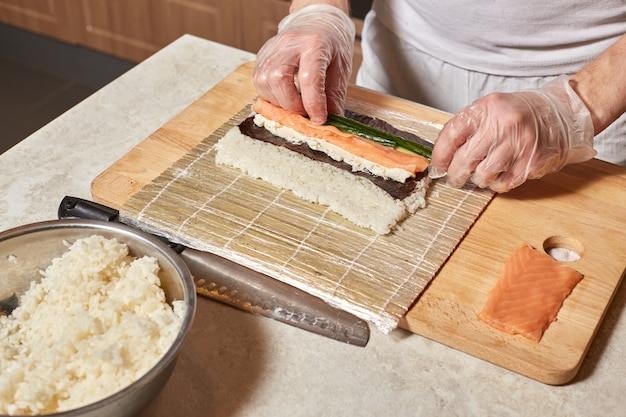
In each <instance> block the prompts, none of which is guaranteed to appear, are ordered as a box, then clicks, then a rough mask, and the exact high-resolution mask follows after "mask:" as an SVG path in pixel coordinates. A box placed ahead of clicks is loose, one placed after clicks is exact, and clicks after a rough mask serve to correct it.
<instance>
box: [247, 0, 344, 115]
mask: <svg viewBox="0 0 626 417" xmlns="http://www.w3.org/2000/svg"><path fill="white" fill-rule="evenodd" d="M354 35H355V28H354V23H353V22H352V21H351V20H350V18H349V17H348V16H347V15H346V14H345V13H344V12H343V11H341V10H340V9H338V8H336V7H334V6H329V5H312V6H307V7H304V8H302V9H300V10H298V11H296V12H294V13H291V14H290V15H288V16H287V17H285V18H284V19H283V20H282V21H281V22H280V24H279V25H278V34H277V35H276V36H274V37H273V38H271V39H270V40H269V41H267V43H265V45H263V47H262V48H261V49H260V50H259V53H258V54H257V61H256V65H255V68H254V74H253V82H254V85H255V87H256V89H257V91H258V93H259V96H260V97H261V98H263V99H265V100H267V101H269V102H270V103H272V104H275V105H277V106H280V107H283V108H285V109H287V110H291V111H293V112H296V113H300V114H302V115H308V116H309V118H310V119H311V121H312V122H314V123H319V124H322V123H324V122H325V121H326V117H327V115H328V113H329V112H330V113H337V114H343V110H344V103H345V97H346V91H347V89H348V82H349V79H350V72H351V68H352V53H353V49H354Z"/></svg>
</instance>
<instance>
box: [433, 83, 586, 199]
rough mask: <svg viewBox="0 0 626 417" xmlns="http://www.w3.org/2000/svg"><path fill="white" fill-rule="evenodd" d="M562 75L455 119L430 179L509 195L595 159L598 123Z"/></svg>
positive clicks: (483, 101) (488, 100) (483, 102)
mask: <svg viewBox="0 0 626 417" xmlns="http://www.w3.org/2000/svg"><path fill="white" fill-rule="evenodd" d="M568 80H569V77H567V76H564V75H563V76H560V77H557V78H556V79H554V80H553V81H551V82H549V83H547V84H546V85H544V86H543V87H541V88H538V89H534V90H525V91H519V92H515V93H493V94H489V95H487V96H485V97H482V98H480V99H478V100H477V101H476V102H474V103H473V104H472V105H470V106H468V107H466V108H465V109H464V110H462V111H461V112H460V113H458V114H457V115H456V116H454V117H453V118H452V119H450V121H448V123H446V125H445V126H444V128H443V129H442V131H441V133H440V134H439V138H438V139H437V141H436V142H435V147H434V149H433V154H432V163H431V166H430V168H429V170H430V176H431V177H433V178H438V177H441V176H443V175H447V181H448V183H449V184H450V185H452V186H456V187H460V186H463V185H464V184H465V183H466V181H467V180H470V179H471V181H472V182H473V183H474V184H475V185H477V186H479V187H482V188H486V187H489V188H491V189H492V190H494V191H496V192H506V191H509V190H511V189H513V188H515V187H517V186H519V185H521V184H522V183H523V182H524V181H526V180H527V179H535V178H540V177H542V176H544V175H546V174H549V173H552V172H556V171H558V170H560V169H561V168H563V167H564V166H565V165H567V164H573V163H577V162H584V161H587V160H589V159H591V158H593V157H594V156H595V154H596V151H595V150H594V149H593V136H594V129H593V122H592V119H591V115H590V113H589V111H588V110H587V108H586V107H585V105H584V103H583V102H582V101H581V99H580V98H579V97H578V95H577V94H576V93H575V92H574V90H572V88H571V87H570V85H569V82H568Z"/></svg>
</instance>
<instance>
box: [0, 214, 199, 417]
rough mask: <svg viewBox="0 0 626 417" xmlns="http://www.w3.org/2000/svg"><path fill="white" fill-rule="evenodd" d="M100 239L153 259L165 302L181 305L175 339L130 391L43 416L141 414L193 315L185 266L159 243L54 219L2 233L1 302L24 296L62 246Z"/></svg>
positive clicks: (110, 227)
mask: <svg viewBox="0 0 626 417" xmlns="http://www.w3.org/2000/svg"><path fill="white" fill-rule="evenodd" d="M93 234H99V235H102V236H104V237H106V238H108V239H110V238H116V239H117V240H118V241H119V242H122V243H125V244H126V245H128V247H129V250H130V253H131V255H133V256H136V257H140V256H144V255H148V256H152V257H155V258H156V259H157V260H158V262H159V266H160V267H161V272H160V273H159V277H160V279H161V286H162V287H163V289H164V291H165V294H166V299H167V301H168V302H170V303H171V302H172V300H185V307H186V309H185V317H184V319H183V323H182V326H181V329H180V331H179V333H178V336H177V337H176V340H175V341H174V343H173V344H172V346H171V347H170V349H169V350H168V351H167V352H166V353H165V355H164V356H163V357H162V358H161V359H160V360H159V362H158V363H157V364H156V365H155V366H154V367H153V368H152V369H150V371H148V372H147V373H146V374H145V375H143V376H142V377H141V378H140V379H139V380H137V381H135V382H134V383H132V384H131V385H129V386H128V387H126V388H124V389H122V390H121V391H118V392H117V393H115V394H113V395H111V396H109V397H107V398H104V399H102V400H100V401H98V402H95V403H92V404H88V405H85V406H83V407H80V408H76V409H73V410H69V411H64V412H60V413H54V414H47V415H48V416H59V417H61V416H63V417H77V416H81V417H86V416H89V417H100V416H102V417H104V416H107V417H108V416H120V417H126V416H134V415H136V414H137V413H139V412H140V411H141V410H142V409H144V408H145V407H146V406H147V405H148V404H149V403H150V401H152V399H153V398H154V397H155V396H156V395H157V394H158V393H159V392H160V391H161V389H162V388H163V386H164V385H165V383H166V382H167V380H168V379H169V377H170V375H171V373H172V371H173V369H174V366H175V364H176V358H177V357H178V354H179V352H180V350H181V347H182V345H183V341H184V339H185V337H186V336H187V334H188V333H189V330H190V329H191V324H192V321H193V318H194V314H195V310H196V292H195V288H194V284H193V280H192V277H191V274H190V272H189V270H188V269H187V266H186V265H185V264H184V263H183V261H182V260H181V259H180V257H179V256H178V255H177V254H176V252H174V251H173V250H172V249H170V248H169V247H168V246H167V245H166V244H164V243H162V242H161V241H160V240H159V239H157V238H155V237H152V236H150V235H148V234H146V233H143V232H141V231H139V230H136V229H132V228H130V227H127V226H124V225H121V224H119V223H108V222H101V221H95V220H54V221H48V222H41V223H33V224H29V225H25V226H20V227H17V228H15V229H11V230H7V231H5V232H2V233H0V300H5V299H7V298H11V295H12V294H13V293H15V294H16V295H17V296H19V295H21V294H22V293H24V292H25V291H26V290H27V289H28V288H29V286H30V283H31V281H32V280H33V279H36V278H37V277H39V271H40V270H43V269H45V268H46V267H47V266H48V265H49V264H50V262H51V260H52V259H53V258H55V257H58V256H61V255H62V254H63V253H64V252H66V251H67V247H66V246H65V245H64V243H63V241H68V242H70V243H73V242H74V241H75V240H77V239H80V238H84V237H88V236H91V235H93Z"/></svg>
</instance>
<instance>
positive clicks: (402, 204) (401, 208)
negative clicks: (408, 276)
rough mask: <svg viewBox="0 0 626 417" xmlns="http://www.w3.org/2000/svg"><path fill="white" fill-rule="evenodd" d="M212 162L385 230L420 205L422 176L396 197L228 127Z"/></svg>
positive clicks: (424, 187)
mask: <svg viewBox="0 0 626 417" xmlns="http://www.w3.org/2000/svg"><path fill="white" fill-rule="evenodd" d="M216 148H217V155H216V162H217V163H218V164H224V165H230V166H233V167H235V168H238V169H240V170H241V171H243V172H244V173H245V174H247V175H249V176H251V177H254V178H261V179H262V180H264V181H267V182H269V183H270V184H272V185H274V186H276V187H279V188H284V189H288V190H291V191H292V192H293V193H294V194H295V195H297V196H298V197H300V198H302V199H304V200H307V201H310V202H312V203H319V204H323V205H326V206H328V207H329V208H330V209H331V210H333V211H334V212H336V213H338V214H340V215H342V216H343V217H345V218H346V219H348V220H349V221H351V222H353V223H354V224H356V225H358V226H361V227H365V228H369V229H371V230H373V231H374V232H376V233H379V234H387V233H389V232H390V231H391V230H392V229H393V228H394V227H395V225H396V224H397V223H398V222H400V221H401V220H403V219H404V218H405V217H406V216H407V215H408V214H409V213H414V212H415V211H417V210H418V209H419V208H422V207H425V205H426V200H425V194H426V190H427V187H428V176H424V179H422V180H421V181H420V182H419V183H418V185H417V187H416V189H415V191H414V192H413V193H412V194H411V195H410V196H409V197H407V198H406V199H404V200H399V199H396V198H394V197H392V196H390V195H389V194H388V193H387V192H386V191H384V190H383V189H381V188H380V187H378V186H376V185H375V184H374V183H372V182H371V181H370V180H368V179H367V178H364V177H359V176H356V175H353V174H352V173H350V172H348V171H345V170H342V169H340V168H336V167H333V166H332V165H329V164H326V163H322V162H318V161H315V160H312V159H310V158H307V157H306V156H304V155H301V154H299V153H297V152H293V151H291V150H289V149H286V148H284V147H281V146H276V145H272V144H269V143H266V142H263V141H260V140H256V139H252V138H250V137H248V136H246V135H244V134H242V133H241V132H240V130H239V127H234V128H232V129H231V130H230V131H229V132H228V133H227V134H226V135H225V136H224V137H223V138H222V139H220V140H219V142H218V143H217V145H216Z"/></svg>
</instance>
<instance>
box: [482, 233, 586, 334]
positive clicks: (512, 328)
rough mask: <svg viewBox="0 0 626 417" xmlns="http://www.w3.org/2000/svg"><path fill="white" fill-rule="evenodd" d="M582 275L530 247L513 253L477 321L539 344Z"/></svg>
mask: <svg viewBox="0 0 626 417" xmlns="http://www.w3.org/2000/svg"><path fill="white" fill-rule="evenodd" d="M582 278H583V275H582V274H581V273H580V272H578V271H576V270H575V269H572V268H570V267H569V266H567V265H563V264H561V263H559V262H557V261H556V260H554V259H552V258H551V257H550V255H548V254H546V253H543V252H540V251H537V250H535V249H533V248H532V247H530V246H529V245H524V246H522V247H520V248H518V249H516V250H515V252H514V253H513V255H512V256H511V258H510V259H509V260H508V261H507V262H506V264H505V265H504V271H503V272H502V275H501V276H500V278H499V279H498V282H496V285H495V286H494V288H493V289H492V290H491V291H490V293H489V295H488V298H487V302H486V303H485V306H484V307H483V310H482V311H481V312H480V314H479V315H478V318H479V319H480V320H481V321H483V322H485V323H487V324H489V325H490V326H492V327H494V328H496V329H499V330H502V331H504V332H507V333H511V334H521V335H522V336H524V337H526V338H528V339H531V340H534V341H536V342H539V341H540V340H541V337H542V336H543V333H544V332H545V330H546V329H547V328H548V326H550V323H552V322H553V321H554V320H556V316H557V313H558V312H559V309H560V308H561V306H562V305H563V301H565V299H566V298H567V296H568V295H569V294H570V293H571V292H572V290H573V289H574V287H575V286H576V284H578V282H580V280H581V279H582Z"/></svg>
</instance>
